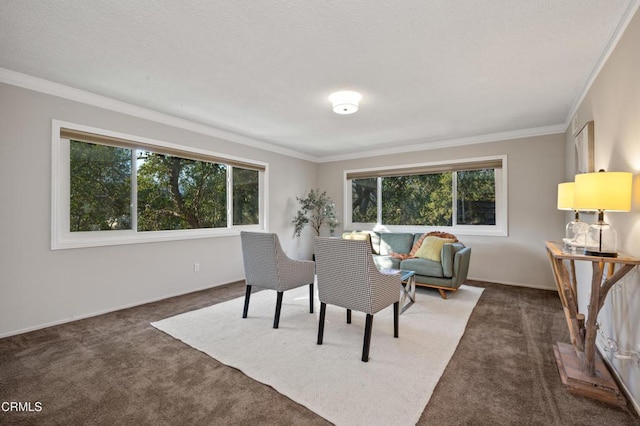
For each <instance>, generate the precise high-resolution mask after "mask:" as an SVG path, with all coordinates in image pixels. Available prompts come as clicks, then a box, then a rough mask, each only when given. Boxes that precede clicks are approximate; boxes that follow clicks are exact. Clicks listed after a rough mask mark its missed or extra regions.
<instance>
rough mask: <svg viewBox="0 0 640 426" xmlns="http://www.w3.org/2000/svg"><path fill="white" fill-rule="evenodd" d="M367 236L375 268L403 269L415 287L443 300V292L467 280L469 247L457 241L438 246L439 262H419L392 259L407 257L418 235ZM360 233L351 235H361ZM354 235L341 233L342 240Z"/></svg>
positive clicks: (385, 233)
mask: <svg viewBox="0 0 640 426" xmlns="http://www.w3.org/2000/svg"><path fill="white" fill-rule="evenodd" d="M364 232H366V233H367V234H369V235H370V239H371V251H372V252H373V260H374V262H375V264H376V266H377V267H378V268H379V269H388V268H391V269H406V270H411V271H414V272H415V273H416V275H415V279H416V285H419V286H424V287H433V288H437V289H438V291H439V292H440V295H441V296H442V298H443V299H446V298H447V296H446V293H445V291H446V290H450V291H455V290H457V289H458V287H460V285H461V284H462V283H464V281H465V280H466V279H467V273H468V271H469V261H470V260H471V247H465V245H464V244H462V243H461V242H455V243H446V244H444V245H443V246H442V252H441V254H440V257H441V260H440V262H438V261H434V260H430V259H423V258H410V259H405V260H401V259H396V258H394V257H392V256H391V254H392V253H402V254H408V253H410V252H411V249H412V247H413V245H414V244H415V243H416V242H417V241H418V240H419V239H420V237H422V235H423V234H422V233H417V234H411V233H400V232H372V231H364ZM362 233H363V232H355V234H362ZM347 234H354V232H351V233H349V232H345V234H343V237H347V238H348V236H347Z"/></svg>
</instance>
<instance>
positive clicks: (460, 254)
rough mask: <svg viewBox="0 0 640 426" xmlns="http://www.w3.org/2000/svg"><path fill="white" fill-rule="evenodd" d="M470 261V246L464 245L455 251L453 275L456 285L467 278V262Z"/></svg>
mask: <svg viewBox="0 0 640 426" xmlns="http://www.w3.org/2000/svg"><path fill="white" fill-rule="evenodd" d="M470 261H471V247H465V248H463V249H462V250H459V251H457V252H456V254H455V256H454V260H453V277H454V281H455V282H456V286H459V285H460V284H462V283H463V282H465V281H466V279H467V274H468V273H469V263H470Z"/></svg>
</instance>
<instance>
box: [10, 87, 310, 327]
mask: <svg viewBox="0 0 640 426" xmlns="http://www.w3.org/2000/svg"><path fill="white" fill-rule="evenodd" d="M0 111H1V113H0V129H1V131H0V135H1V138H2V140H1V141H0V185H2V186H1V187H0V188H1V189H0V197H1V198H0V199H1V200H2V201H1V202H0V238H1V240H2V246H1V247H0V337H2V336H6V335H10V334H15V333H19V332H23V331H28V330H31V329H35V328H41V327H43V326H46V325H51V324H55V323H59V322H64V321H68V320H71V319H75V318H81V317H85V316H90V315H94V314H97V313H102V312H106V311H111V310H115V309H118V308H121V307H126V306H131V305H136V304H140V303H144V302H147V301H151V300H157V299H162V298H165V297H168V296H172V295H176V294H183V293H188V292H191V291H195V290H198V289H202V288H208V287H212V286H216V285H220V284H224V283H229V282H233V281H237V280H240V279H242V278H243V277H244V271H243V267H242V257H241V250H240V237H238V236H233V237H217V238H206V239H198V240H183V241H173V242H157V243H147V244H130V245H121V246H111V247H94V248H86V249H69V250H56V251H52V250H51V249H50V247H51V244H50V235H51V216H50V212H51V120H52V119H54V118H55V119H59V120H64V121H70V122H74V123H78V124H84V125H88V126H93V127H98V128H103V129H108V130H112V131H117V132H122V133H125V134H131V135H136V136H142V137H146V138H151V139H157V140H161V141H165V142H172V143H177V144H181V145H187V146H193V147H198V148H202V149H207V150H210V151H214V152H220V153H225V154H229V155H236V156H240V157H244V158H249V159H255V160H260V161H265V162H268V163H269V166H270V176H269V188H268V191H269V196H270V197H269V201H270V204H269V209H268V210H269V212H268V214H269V216H268V217H269V230H270V231H272V232H277V233H278V234H279V235H280V236H281V238H282V243H283V246H284V248H285V250H286V251H287V252H288V253H289V254H290V255H291V256H294V257H306V258H310V250H309V249H308V248H307V247H308V246H310V240H309V239H308V238H304V239H302V240H299V239H294V238H293V237H292V236H293V227H292V225H291V223H290V222H291V219H292V218H293V216H294V213H295V209H296V205H295V203H296V201H295V196H296V195H302V194H304V193H305V192H306V191H307V190H308V189H309V188H310V187H312V186H314V185H315V179H316V171H317V165H316V164H315V163H312V162H308V161H303V160H299V159H296V158H293V157H289V156H285V155H280V154H275V153H272V152H268V151H264V150H261V149H257V148H252V147H249V146H246V145H241V144H238V143H233V142H229V141H225V140H221V139H217V138H214V137H211V136H207V135H203V134H200V133H196V132H191V131H187V130H184V129H180V128H176V127H171V126H167V125H163V124H159V123H157V122H153V121H148V120H144V119H140V118H135V117H132V116H130V115H125V114H121V113H117V112H113V111H109V110H105V109H101V108H97V107H93V106H89V105H86V104H82V103H78V102H74V101H70V100H66V99H62V98H58V97H55V96H50V95H46V94H42V93H38V92H34V91H31V90H26V89H22V88H18V87H14V86H10V85H5V84H0ZM195 262H198V263H200V272H194V271H193V263H195Z"/></svg>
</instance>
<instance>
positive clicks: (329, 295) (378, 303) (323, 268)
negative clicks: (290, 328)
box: [314, 237, 402, 362]
mask: <svg viewBox="0 0 640 426" xmlns="http://www.w3.org/2000/svg"><path fill="white" fill-rule="evenodd" d="M314 248H315V256H316V275H317V280H318V296H319V298H320V320H319V324H318V344H319V345H321V344H322V340H323V335H324V320H325V315H326V309H327V304H329V305H335V306H340V307H342V308H346V309H347V323H351V311H352V310H354V311H359V312H364V313H365V314H367V317H366V322H365V330H364V344H363V347H362V361H364V362H367V361H369V348H370V347H371V330H372V328H373V315H374V314H375V313H377V312H379V311H381V310H382V309H384V308H386V307H387V306H389V305H393V337H398V316H399V306H400V303H399V301H400V291H401V285H402V284H401V283H400V274H394V275H389V274H383V273H381V272H380V271H378V268H377V267H376V265H375V263H373V257H372V255H371V245H370V244H369V242H368V241H356V240H343V239H339V238H321V237H315V239H314Z"/></svg>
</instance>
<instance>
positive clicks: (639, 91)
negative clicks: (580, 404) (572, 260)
mask: <svg viewBox="0 0 640 426" xmlns="http://www.w3.org/2000/svg"><path fill="white" fill-rule="evenodd" d="M638 76H640V12H636V14H635V16H634V18H633V19H632V21H631V23H630V24H629V26H628V27H627V29H626V31H625V33H624V35H623V36H622V38H621V39H620V41H619V42H618V44H617V46H616V48H615V49H614V51H613V52H612V54H611V56H610V57H609V59H608V60H607V63H606V64H605V66H604V67H603V68H602V70H601V71H600V73H599V74H598V77H597V78H596V79H595V81H594V83H593V84H592V86H591V88H590V89H589V91H588V92H587V94H586V96H585V98H584V100H583V101H582V103H581V104H580V106H579V108H578V111H577V120H576V121H577V124H578V128H580V127H582V125H583V124H584V123H586V122H588V121H590V120H593V121H594V130H595V132H594V135H595V137H594V148H595V149H594V154H595V156H594V157H595V170H599V169H605V170H607V171H612V172H632V173H633V174H634V182H633V200H632V207H631V212H629V213H608V214H605V220H606V221H607V222H608V223H610V224H611V225H612V226H613V227H614V229H615V230H616V231H617V233H618V250H619V251H622V252H625V253H628V254H630V255H632V256H634V257H636V258H640V175H639V172H640V78H639V77H638ZM566 152H567V162H566V178H567V180H573V178H574V174H575V167H574V148H573V136H572V135H571V128H570V129H569V130H567V135H566ZM582 218H583V219H585V220H586V221H588V222H592V221H594V220H595V217H594V215H583V216H582ZM576 270H577V271H576V272H577V274H578V299H579V304H580V312H583V313H585V314H586V313H587V303H588V299H589V294H590V283H591V264H590V263H586V262H576ZM598 323H599V324H600V327H601V332H602V339H599V340H598V342H597V343H598V347H599V348H600V349H601V353H602V354H604V357H605V359H606V360H608V362H609V363H610V365H611V366H612V367H613V369H614V370H615V371H616V374H618V375H619V377H620V378H621V380H622V381H623V383H624V386H625V387H626V389H627V391H628V392H629V393H630V394H631V396H632V399H633V403H634V405H635V408H636V410H637V411H638V412H640V365H639V364H638V362H637V361H634V360H623V359H618V358H616V357H615V355H616V353H614V352H611V351H605V350H604V343H605V340H606V339H607V338H608V339H613V340H614V341H615V342H616V343H617V345H618V347H619V351H618V353H617V354H618V355H624V353H625V352H626V353H627V355H629V354H630V352H628V351H634V352H635V353H636V354H637V356H640V327H639V325H640V271H638V267H636V268H635V269H634V270H633V271H632V272H631V273H629V274H628V275H627V276H626V278H624V279H623V280H621V282H620V284H619V285H616V286H614V287H613V288H612V289H611V291H610V292H609V295H608V296H607V300H606V303H605V305H604V307H603V308H602V310H601V311H600V315H599V316H598Z"/></svg>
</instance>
